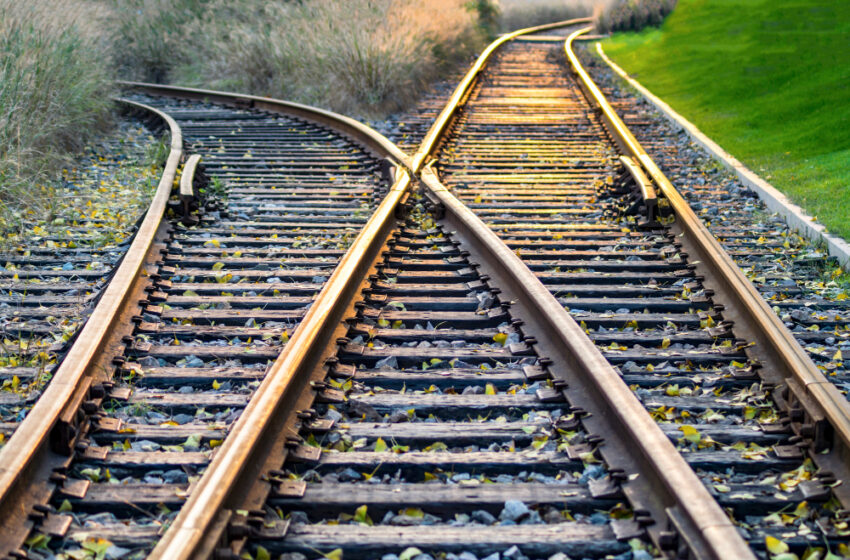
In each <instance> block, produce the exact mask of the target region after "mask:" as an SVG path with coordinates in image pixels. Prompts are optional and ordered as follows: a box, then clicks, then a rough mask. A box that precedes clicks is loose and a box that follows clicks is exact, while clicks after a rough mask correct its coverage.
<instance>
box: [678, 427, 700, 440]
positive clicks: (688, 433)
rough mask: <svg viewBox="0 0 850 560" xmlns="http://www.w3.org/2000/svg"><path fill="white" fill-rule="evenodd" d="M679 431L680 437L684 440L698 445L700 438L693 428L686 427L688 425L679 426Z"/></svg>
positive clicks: (697, 431)
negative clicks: (682, 436)
mask: <svg viewBox="0 0 850 560" xmlns="http://www.w3.org/2000/svg"><path fill="white" fill-rule="evenodd" d="M679 431H681V432H682V435H684V437H685V439H686V440H688V441H689V442H691V443H699V440H700V437H701V436H700V433H699V430H697V429H696V428H694V427H693V426H688V425H682V426H679Z"/></svg>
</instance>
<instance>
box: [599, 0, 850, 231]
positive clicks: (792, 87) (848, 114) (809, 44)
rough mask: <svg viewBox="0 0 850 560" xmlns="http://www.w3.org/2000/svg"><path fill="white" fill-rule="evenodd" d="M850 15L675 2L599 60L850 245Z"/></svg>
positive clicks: (758, 0)
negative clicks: (612, 64) (656, 26)
mask: <svg viewBox="0 0 850 560" xmlns="http://www.w3.org/2000/svg"><path fill="white" fill-rule="evenodd" d="M848 40H850V4H848V3H847V2H844V1H841V0H828V1H824V2H815V1H813V0H793V1H790V0H789V1H783V2H775V1H770V0H751V1H750V2H736V1H733V0H712V1H707V0H682V1H681V2H680V3H679V6H678V7H677V8H676V10H675V11H674V12H673V14H672V15H671V16H670V17H669V18H668V19H667V20H666V21H665V22H664V24H663V26H662V27H661V29H660V30H646V31H643V32H641V33H638V34H618V35H615V36H614V37H613V38H612V39H610V40H608V41H606V42H605V44H604V46H605V50H606V52H607V53H608V54H609V55H610V56H611V57H612V58H613V59H614V60H615V61H617V63H618V64H620V65H622V66H623V67H624V68H625V69H626V70H627V71H628V72H630V73H632V74H633V75H635V77H637V78H638V79H639V80H641V82H642V83H643V84H644V85H646V86H647V87H648V88H649V89H650V90H652V91H653V93H655V94H656V95H658V96H660V97H662V98H663V99H665V101H667V102H668V103H670V105H671V106H672V107H673V108H674V109H676V110H677V111H679V112H680V113H682V114H683V115H684V116H685V117H686V118H688V119H689V120H691V121H692V122H694V123H695V124H696V125H697V126H698V127H700V128H701V129H702V130H703V132H705V133H706V134H708V135H709V136H710V137H712V138H713V139H714V140H715V141H717V142H718V143H719V144H720V145H721V146H723V147H724V148H725V149H726V150H728V151H729V152H731V153H732V154H733V155H734V156H735V157H737V158H738V159H740V160H741V161H743V162H744V163H745V164H746V165H748V166H749V167H751V168H752V169H753V170H754V171H756V172H757V173H759V174H761V175H762V176H763V177H764V178H765V179H766V180H768V181H770V182H771V183H773V185H775V186H776V187H777V188H779V189H780V190H782V191H783V192H784V193H785V194H786V195H788V196H789V197H790V198H791V199H792V200H793V201H794V202H796V203H797V204H800V205H801V206H803V207H804V208H805V209H806V210H807V211H808V212H809V213H811V214H812V215H813V216H816V217H817V219H818V221H820V222H822V223H823V224H825V225H826V226H827V227H828V228H829V229H830V230H831V231H833V232H835V233H837V234H839V235H842V236H844V237H845V238H850V220H847V216H848V215H850V189H847V184H848V182H850V136H848V134H847V130H846V128H847V127H846V124H845V123H847V122H850V103H848V97H850V90H848V85H847V84H850V63H848V62H850V60H848V58H850V51H848V49H847V45H848Z"/></svg>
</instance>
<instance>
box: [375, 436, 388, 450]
mask: <svg viewBox="0 0 850 560" xmlns="http://www.w3.org/2000/svg"><path fill="white" fill-rule="evenodd" d="M386 450H387V444H386V443H385V442H384V440H382V439H381V438H378V441H376V442H375V453H383V452H384V451H386Z"/></svg>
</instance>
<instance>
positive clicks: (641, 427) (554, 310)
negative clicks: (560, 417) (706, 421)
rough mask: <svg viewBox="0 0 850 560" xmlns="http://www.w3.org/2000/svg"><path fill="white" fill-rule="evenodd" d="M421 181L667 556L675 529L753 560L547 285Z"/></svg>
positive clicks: (694, 546) (434, 185)
mask: <svg viewBox="0 0 850 560" xmlns="http://www.w3.org/2000/svg"><path fill="white" fill-rule="evenodd" d="M580 22H581V20H577V21H576V20H574V23H580ZM519 34H520V33H517V34H513V35H512V36H511V38H513V37H516V36H518V35H519ZM503 39H504V38H503ZM503 39H500V40H498V41H496V42H494V43H493V44H491V45H490V47H488V48H487V50H485V51H484V53H483V54H482V55H481V57H479V59H478V61H477V62H476V64H475V66H473V68H472V69H471V70H470V71H469V73H468V74H467V75H466V76H465V77H464V79H463V81H461V83H460V85H459V86H458V87H457V89H456V90H455V92H454V94H453V95H452V97H451V99H450V101H449V103H448V104H447V105H446V107H445V108H444V109H443V111H442V112H441V113H440V116H439V118H438V119H437V121H435V123H434V124H433V125H432V127H431V129H430V130H429V131H428V133H427V134H426V136H425V139H424V140H423V142H422V145H421V146H420V148H419V150H418V151H417V153H416V155H415V156H414V158H413V162H414V169H417V170H418V168H417V164H421V162H424V161H427V160H429V159H430V158H432V157H433V156H434V155H435V153H436V150H437V147H438V146H439V144H440V141H441V140H442V138H443V136H444V135H445V133H446V131H447V130H448V124H449V122H450V121H451V119H452V118H453V116H454V115H456V114H457V113H458V111H460V109H461V107H462V105H463V104H464V101H465V100H466V99H467V97H468V95H469V92H470V91H471V89H472V87H473V85H474V84H475V80H476V78H477V77H478V75H479V74H480V72H481V71H482V70H483V68H484V66H485V65H486V63H487V60H488V59H489V57H490V55H491V54H492V53H493V52H494V51H495V50H496V48H498V47H499V46H500V45H502V44H504V43H505V42H506V41H505V40H503ZM622 128H623V131H624V132H625V133H627V134H628V135H629V136H631V133H630V132H628V129H626V128H625V126H623V127H622ZM632 138H633V137H632ZM421 178H422V182H423V183H424V185H425V186H426V188H427V189H428V197H429V199H431V200H432V202H434V204H435V205H436V206H438V207H439V208H440V209H441V210H442V211H445V219H446V220H447V221H448V222H449V223H450V224H451V225H452V226H454V227H455V228H456V229H457V231H456V232H455V235H456V236H457V238H458V239H460V240H461V242H462V243H464V244H466V245H467V250H469V251H470V252H473V251H474V252H473V254H476V255H478V256H481V257H483V261H482V262H480V265H481V271H482V272H485V273H486V274H488V275H489V276H490V277H491V278H493V279H495V280H496V282H495V284H496V285H498V286H499V288H500V289H501V290H502V292H503V293H504V295H505V296H506V299H508V300H512V301H513V302H514V306H515V308H518V309H521V310H522V311H524V313H522V315H524V316H528V317H534V318H536V319H537V320H538V322H537V323H536V324H533V325H532V324H527V325H524V326H523V327H522V329H523V332H524V333H526V334H528V335H533V336H534V338H535V339H536V340H537V344H538V349H539V350H540V351H541V353H542V355H547V356H548V357H550V358H555V357H557V358H559V359H552V364H551V365H550V366H549V370H550V373H551V374H552V376H553V377H554V379H555V380H556V381H557V382H560V383H562V384H563V385H565V386H566V387H564V388H563V389H562V391H563V392H564V395H565V396H566V397H567V399H568V400H569V401H570V402H571V403H572V404H573V405H575V406H581V408H583V409H585V410H587V411H588V412H590V413H591V416H590V418H587V419H584V420H583V422H584V423H585V424H586V426H587V428H588V429H589V430H592V431H593V432H594V433H596V434H599V435H601V436H602V437H604V439H605V443H604V445H602V446H601V448H600V452H601V453H602V455H603V457H604V458H605V459H606V461H607V462H608V463H609V465H610V466H611V467H613V468H621V469H623V470H624V471H625V472H626V474H627V478H628V479H629V480H628V481H627V482H624V483H623V490H624V492H625V493H626V495H627V496H628V497H629V498H630V499H631V501H632V503H633V505H634V506H635V508H636V510H638V511H640V510H644V512H646V513H649V515H650V517H651V518H652V519H654V520H656V521H658V520H662V519H667V520H668V526H667V527H664V526H661V525H660V524H656V525H655V526H650V527H649V528H648V532H649V534H650V536H651V538H652V540H653V541H654V543H655V544H656V545H657V546H658V547H659V548H660V549H662V550H667V551H669V545H670V542H669V541H670V539H669V537H670V532H669V531H670V529H674V528H675V529H676V530H677V532H678V533H679V534H680V535H681V536H682V537H683V541H684V544H685V545H686V546H687V547H688V548H689V549H690V552H691V554H692V555H693V556H694V557H696V558H706V559H708V558H711V559H717V560H722V559H727V558H740V559H747V558H755V556H754V554H753V552H752V550H751V549H750V547H749V545H748V544H747V543H746V542H745V541H744V539H743V538H742V537H741V536H740V534H739V533H738V530H737V528H736V527H735V525H734V524H733V523H732V522H731V521H730V520H729V517H728V516H727V515H726V514H725V512H724V511H723V509H722V508H721V507H720V506H719V505H718V504H717V502H716V501H715V500H714V498H713V497H712V496H711V494H710V493H709V492H708V490H707V489H706V488H705V486H704V485H703V483H702V481H700V479H699V477H697V476H696V474H695V473H694V471H693V469H691V467H690V466H689V465H688V464H687V462H686V461H685V460H684V459H683V458H682V456H681V454H680V453H679V452H678V451H677V450H676V448H675V446H673V444H672V443H671V442H670V440H669V439H668V438H667V437H666V436H665V435H664V433H663V432H662V430H661V429H660V428H659V427H658V424H657V423H656V422H655V421H654V420H653V419H652V418H651V417H650V416H649V414H647V412H646V410H645V408H644V406H643V404H641V402H640V401H639V400H638V398H637V397H636V396H635V395H634V393H633V392H632V391H631V390H630V389H629V388H628V386H627V385H626V384H625V383H624V382H623V380H622V378H621V377H620V376H619V375H618V374H617V372H616V371H615V370H614V369H613V367H612V366H611V365H610V364H609V363H608V361H607V360H606V359H605V357H604V356H603V355H602V353H601V352H600V351H599V349H598V348H597V347H596V345H595V344H594V343H593V342H592V341H591V340H590V339H589V338H588V337H587V335H586V334H585V333H584V331H583V330H582V329H581V327H580V326H579V325H578V324H577V323H576V322H575V319H573V318H572V316H571V315H570V314H569V313H568V312H567V311H566V310H565V309H564V308H563V307H562V306H561V305H560V304H559V302H558V300H557V299H556V298H555V297H554V296H553V295H552V293H551V292H550V291H549V290H548V288H546V287H545V286H544V285H543V283H542V282H541V281H540V280H539V279H538V278H537V277H536V276H535V275H534V273H533V272H532V271H531V270H530V269H529V268H528V267H527V266H526V264H525V263H523V262H522V260H521V259H520V258H519V257H518V256H517V255H516V254H515V253H514V252H513V251H512V250H511V249H510V248H509V247H507V245H505V244H504V242H503V241H502V240H501V239H499V237H498V236H497V235H496V234H495V233H494V232H493V231H492V230H491V229H490V228H489V227H488V226H487V225H486V224H484V222H483V221H482V220H481V219H480V218H479V217H477V216H476V215H475V213H474V212H472V211H471V210H470V209H469V208H467V207H466V206H465V205H464V204H463V203H462V202H460V201H459V200H458V199H457V198H456V197H454V196H453V195H452V194H451V193H450V192H449V191H448V189H446V187H445V186H444V185H443V184H442V183H441V182H440V180H439V178H438V177H437V176H436V174H435V173H434V172H433V171H432V169H431V168H430V166H427V167H425V168H424V169H422V171H421ZM569 385H573V387H572V388H570V387H569ZM603 418H604V419H605V420H603Z"/></svg>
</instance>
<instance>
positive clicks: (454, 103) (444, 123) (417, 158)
mask: <svg viewBox="0 0 850 560" xmlns="http://www.w3.org/2000/svg"><path fill="white" fill-rule="evenodd" d="M590 21H591V18H576V19H568V20H564V21H559V22H556V23H547V24H545V25H538V26H537V27H528V28H526V29H519V30H517V31H514V32H512V33H507V34H505V35H502V36H501V37H499V38H498V39H496V40H495V41H493V42H492V43H490V44H489V45H488V46H487V48H486V49H484V51H483V52H482V53H481V54H480V55H479V56H478V59H476V61H475V64H473V65H472V68H470V69H469V71H468V72H467V73H466V75H464V77H463V79H462V80H461V81H460V83H459V84H458V85H457V87H456V88H455V90H454V92H452V96H451V97H450V98H449V101H448V102H447V103H446V106H445V107H443V110H442V111H440V114H439V115H437V119H436V120H435V121H434V124H433V125H431V128H430V129H428V132H427V133H426V134H425V137H424V138H423V139H422V143H421V144H420V145H419V149H418V150H416V153H415V154H414V155H413V157H412V158H411V161H410V169H411V171H413V172H414V173H419V171H420V170H421V169H422V167H423V165H424V164H425V163H426V160H427V159H428V158H429V157H430V154H431V153H432V152H433V151H434V148H435V147H436V145H437V143H438V142H439V140H440V138H441V137H442V135H443V133H444V132H445V131H446V129H447V128H448V126H449V124H450V123H451V122H452V120H453V119H454V118H455V116H456V115H457V111H458V109H459V108H460V107H461V106H462V104H463V101H464V99H466V97H467V96H468V95H469V93H470V92H471V91H472V86H473V85H475V82H476V80H477V79H478V76H479V74H480V73H481V71H482V70H483V69H484V67H485V66H486V65H487V62H488V61H489V60H490V57H491V56H492V55H493V53H494V52H496V50H498V48H499V47H501V46H502V45H504V44H505V43H507V42H508V41H510V40H512V39H515V38H517V37H519V36H521V35H528V34H531V33H539V32H540V31H548V30H550V29H557V28H559V27H567V26H570V25H577V24H579V23H589V22H590Z"/></svg>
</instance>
